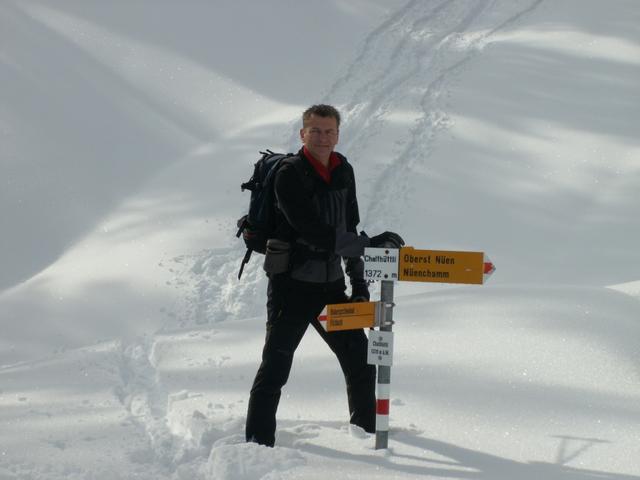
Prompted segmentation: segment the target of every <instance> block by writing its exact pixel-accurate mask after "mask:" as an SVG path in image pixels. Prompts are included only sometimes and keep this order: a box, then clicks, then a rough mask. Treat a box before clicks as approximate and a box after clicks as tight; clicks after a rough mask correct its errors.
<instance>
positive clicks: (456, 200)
mask: <svg viewBox="0 0 640 480" xmlns="http://www.w3.org/2000/svg"><path fill="white" fill-rule="evenodd" d="M638 25H640V2H638V1H637V0H612V1H608V2H604V1H601V0H434V1H431V0H412V1H406V0H402V1H401V0H393V1H387V0H384V1H383V0H368V1H367V0H348V1H347V0H327V1H324V2H311V1H307V0H300V1H293V0H270V1H268V2H266V1H265V2H257V1H250V0H235V1H231V0H216V1H213V2H197V1H188V2H164V1H163V2H159V1H151V0H148V1H146V0H145V1H142V0H141V1H138V2H116V1H114V2H103V1H97V0H92V1H77V0H57V1H44V0H42V1H36V0H3V1H2V2H0V91H1V92H2V93H1V101H0V145H1V147H0V148H1V151H0V185H1V188H0V228H1V234H0V265H1V267H2V268H0V328H1V334H0V479H2V480H13V479H37V480H44V479H47V480H59V479H83V480H85V479H86V480H89V479H92V480H93V479H95V480H97V479H100V480H111V479H149V480H150V479H154V480H155V479H159V480H163V479H179V480H186V479H196V480H205V479H207V480H208V479H215V480H254V479H256V480H257V479H262V480H276V479H281V480H286V479H326V478H340V479H343V478H344V479H372V480H373V479H413V478H431V479H440V478H454V479H472V480H520V479H527V480H541V479H562V480H565V479H567V480H568V479H571V480H592V479H593V480H595V479H598V480H603V479H605V480H631V479H636V480H637V479H640V367H639V364H640V303H639V300H640V248H639V246H640V197H639V196H638V191H639V190H640V188H639V187H640V122H639V119H640V29H639V28H638ZM321 101H322V102H330V103H333V104H335V105H337V106H338V107H339V108H340V109H341V110H342V112H343V114H344V124H343V127H342V129H341V142H340V144H339V150H340V151H342V152H343V153H344V154H346V155H347V156H348V157H349V159H350V161H351V163H352V164H353V166H354V168H355V171H356V175H357V180H358V191H359V198H360V206H361V216H362V223H361V227H362V228H364V229H365V230H366V231H367V232H369V233H371V234H375V233H379V232H380V231H382V230H383V229H389V230H394V231H397V232H399V233H400V234H402V235H403V237H404V238H405V240H406V241H407V243H408V244H410V245H413V246H414V247H416V248H430V249H446V250H471V251H484V252H486V253H487V254H488V255H489V256H490V257H491V259H492V260H493V261H494V263H495V264H496V266H497V271H496V272H495V273H494V274H493V276H492V277H491V279H490V280H489V282H488V284H487V285H484V286H477V287H471V286H451V285H449V286H447V285H444V286H434V285H429V284H408V283H401V284H398V285H397V286H396V303H397V307H396V311H395V315H394V316H395V320H396V325H395V326H394V331H395V332H396V333H395V348H394V351H395V357H394V365H393V368H392V385H391V397H392V401H391V412H390V415H391V417H390V418H391V432H390V441H389V449H388V450H386V451H384V450H383V451H376V450H374V448H373V447H374V439H373V437H372V436H371V435H367V434H365V433H364V432H362V431H358V430H357V429H349V428H348V416H347V406H346V395H345V392H344V381H343V379H342V378H341V374H340V372H339V367H338V364H337V361H336V360H335V358H333V357H332V354H331V353H330V352H329V350H328V348H326V346H325V345H324V344H323V343H322V341H321V340H320V339H319V338H318V336H317V335H316V334H315V333H314V332H313V331H309V332H308V334H307V336H306V337H305V339H304V340H303V343H302V344H301V346H300V348H299V350H298V353H297V356H296V360H295V363H294V368H293V371H292V375H291V379H290V382H289V384H288V385H287V386H286V388H285V391H284V393H283V398H282V401H281V407H280V410H279V416H278V418H279V423H278V432H277V446H276V448H274V449H268V448H266V447H261V446H257V445H253V444H245V443H244V442H243V428H244V419H245V415H246V404H247V398H248V392H249V388H250V385H251V382H252V380H253V376H254V374H255V371H256V369H257V366H258V363H259V357H260V352H261V347H262V342H263V338H264V321H265V313H264V303H265V288H266V282H265V279H264V275H263V273H262V271H261V265H260V259H259V258H258V256H256V257H255V258H253V259H252V261H251V263H250V264H249V266H248V267H247V271H246V273H245V275H244V277H243V279H242V281H237V279H236V274H237V269H238V267H239V263H240V259H241V257H242V255H243V253H244V250H243V247H242V245H241V242H240V241H238V240H237V239H236V238H235V236H234V234H235V220H236V218H237V217H239V216H240V215H241V214H242V213H243V210H244V209H245V208H246V205H247V202H248V194H247V193H244V194H243V193H241V192H240V188H239V184H240V183H241V182H242V181H245V180H246V179H247V178H248V176H249V175H250V173H251V167H252V163H253V162H254V161H255V160H256V158H257V156H258V153H257V152H258V150H260V149H264V148H271V149H273V150H293V149H297V148H298V146H299V142H298V140H297V130H298V128H299V126H300V121H299V116H300V113H301V111H302V110H303V109H304V108H306V107H307V106H309V105H310V104H313V103H317V102H321ZM377 294H378V291H377V289H376V288H374V297H375V296H376V295H377Z"/></svg>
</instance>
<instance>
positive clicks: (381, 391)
mask: <svg viewBox="0 0 640 480" xmlns="http://www.w3.org/2000/svg"><path fill="white" fill-rule="evenodd" d="M380 301H381V302H382V308H383V312H384V313H383V318H382V323H381V325H380V331H382V332H391V330H392V326H393V282H392V281H389V280H383V281H382V282H381V294H380ZM390 387H391V367H390V366H386V365H378V395H377V404H376V450H380V449H383V448H387V445H388V443H389V396H390V390H391V389H390Z"/></svg>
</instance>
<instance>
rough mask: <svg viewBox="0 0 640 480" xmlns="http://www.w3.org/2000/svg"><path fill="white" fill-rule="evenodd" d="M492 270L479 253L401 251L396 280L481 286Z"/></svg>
mask: <svg viewBox="0 0 640 480" xmlns="http://www.w3.org/2000/svg"><path fill="white" fill-rule="evenodd" d="M494 270H495V267H494V266H493V264H492V263H491V261H490V260H489V259H488V258H486V256H485V255H484V253H482V252H453V251H447V250H416V249H414V248H413V247H403V248H401V249H400V265H399V269H398V280H400V281H405V282H407V281H408V282H437V283H465V284H478V285H481V284H482V283H484V280H485V278H486V277H487V276H489V275H491V274H492V273H493V271H494Z"/></svg>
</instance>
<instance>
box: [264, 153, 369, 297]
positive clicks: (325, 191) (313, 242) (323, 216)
mask: <svg viewBox="0 0 640 480" xmlns="http://www.w3.org/2000/svg"><path fill="white" fill-rule="evenodd" d="M296 157H297V158H296V159H294V160H293V161H292V162H291V163H287V164H285V165H283V166H282V167H281V168H280V169H279V170H278V172H277V174H276V178H275V187H274V188H275V195H276V205H277V208H278V211H279V218H280V220H279V221H280V222H281V228H279V230H280V232H281V233H282V237H283V238H284V239H286V240H288V241H290V242H291V243H292V245H293V253H292V264H291V269H290V271H289V274H288V275H289V276H290V278H291V279H292V280H293V281H294V283H297V284H299V285H300V286H309V287H312V288H313V287H316V288H317V287H318V286H320V285H322V286H323V287H324V288H332V287H335V288H344V272H343V270H342V264H341V258H344V261H345V263H346V267H347V268H346V270H347V274H348V275H349V277H350V280H351V285H352V287H355V286H356V285H358V286H362V285H366V283H365V281H364V264H363V261H362V259H361V258H360V256H361V255H362V254H363V252H364V247H365V246H366V245H367V244H368V238H367V237H366V236H358V234H357V230H356V227H357V225H358V223H359V222H360V217H359V213H358V201H357V198H356V185H355V178H354V174H353V168H352V167H351V165H350V164H349V163H348V162H347V161H346V159H345V158H344V157H343V156H340V158H341V160H342V162H341V164H340V165H339V166H338V167H336V168H335V169H334V170H333V171H332V172H331V181H330V183H327V182H325V181H324V180H323V179H322V178H321V177H320V176H319V175H318V173H317V172H316V171H315V169H314V168H313V166H312V165H311V164H310V163H309V160H307V158H306V157H305V156H304V154H303V152H302V150H300V151H299V152H298V154H297V155H296ZM296 163H297V164H296ZM301 175H302V176H304V178H301Z"/></svg>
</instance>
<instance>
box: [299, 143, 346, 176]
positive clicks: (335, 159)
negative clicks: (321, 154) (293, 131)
mask: <svg viewBox="0 0 640 480" xmlns="http://www.w3.org/2000/svg"><path fill="white" fill-rule="evenodd" d="M302 152H303V153H304V156H305V157H307V159H308V160H309V163H310V164H311V166H312V167H313V168H314V170H315V171H316V172H318V175H320V176H321V177H322V179H323V180H324V181H325V182H327V183H329V182H331V172H332V171H333V170H335V169H336V168H337V167H338V166H339V165H340V164H341V163H342V160H340V157H339V156H338V154H337V153H336V152H331V155H330V156H329V168H327V167H325V166H324V165H323V164H322V162H320V161H319V160H316V159H315V158H313V155H311V152H310V151H309V150H308V149H307V147H302Z"/></svg>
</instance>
